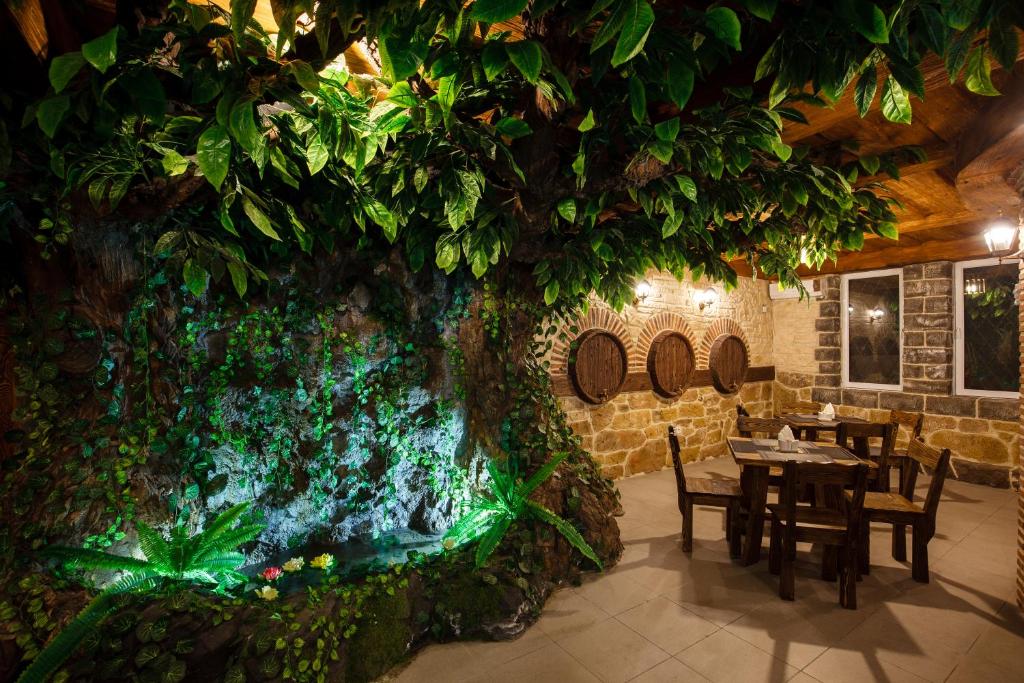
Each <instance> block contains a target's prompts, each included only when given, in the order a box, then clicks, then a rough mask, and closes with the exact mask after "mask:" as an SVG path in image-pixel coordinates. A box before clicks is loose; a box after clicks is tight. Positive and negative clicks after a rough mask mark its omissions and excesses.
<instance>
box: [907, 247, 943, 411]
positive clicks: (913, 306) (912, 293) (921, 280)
mask: <svg viewBox="0 0 1024 683" xmlns="http://www.w3.org/2000/svg"><path fill="white" fill-rule="evenodd" d="M903 391H905V392H908V393H914V394H934V395H940V396H950V395H952V394H953V264H952V263H950V262H949V261H938V262H935V263H924V264H917V265H913V266H906V267H905V268H904V269H903Z"/></svg>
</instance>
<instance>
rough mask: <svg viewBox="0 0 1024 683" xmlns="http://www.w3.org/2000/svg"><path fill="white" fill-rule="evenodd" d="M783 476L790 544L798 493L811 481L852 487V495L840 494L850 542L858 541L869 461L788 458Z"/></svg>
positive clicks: (785, 532)
mask: <svg viewBox="0 0 1024 683" xmlns="http://www.w3.org/2000/svg"><path fill="white" fill-rule="evenodd" d="M782 477H783V482H782V487H781V488H780V489H779V502H780V503H781V504H782V505H784V506H785V508H786V520H787V521H786V525H785V528H784V529H783V537H784V539H785V540H786V541H787V546H789V545H790V543H789V541H791V536H790V535H791V534H793V533H795V520H796V504H797V497H798V494H799V492H800V491H802V490H804V488H805V487H806V486H808V485H823V486H829V485H831V486H835V487H837V488H839V489H850V496H849V497H847V496H840V499H841V501H842V505H843V512H844V513H845V516H846V540H847V543H849V544H851V545H852V544H853V543H854V542H855V541H856V539H857V535H858V533H859V531H860V520H861V515H862V513H863V511H864V494H865V491H866V490H867V483H868V465H867V463H859V464H856V465H841V464H834V463H833V464H824V463H809V462H795V461H793V460H789V461H787V462H786V463H785V465H783V472H782Z"/></svg>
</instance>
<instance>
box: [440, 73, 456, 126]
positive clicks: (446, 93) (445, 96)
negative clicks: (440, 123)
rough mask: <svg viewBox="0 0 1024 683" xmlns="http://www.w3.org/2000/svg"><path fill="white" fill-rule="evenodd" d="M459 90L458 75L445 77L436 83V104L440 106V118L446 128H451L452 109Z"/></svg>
mask: <svg viewBox="0 0 1024 683" xmlns="http://www.w3.org/2000/svg"><path fill="white" fill-rule="evenodd" d="M461 88H462V86H461V84H460V83H459V77H458V75H452V76H445V77H444V78H442V79H441V81H440V82H439V83H438V88H437V103H438V104H439V105H441V117H442V118H443V119H444V125H445V127H447V128H450V127H451V123H452V107H454V106H455V99H456V98H457V97H458V95H459V90H460V89H461Z"/></svg>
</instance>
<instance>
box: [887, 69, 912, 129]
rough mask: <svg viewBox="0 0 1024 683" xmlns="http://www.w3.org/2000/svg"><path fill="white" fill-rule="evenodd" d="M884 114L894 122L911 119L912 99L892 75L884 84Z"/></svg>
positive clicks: (906, 121) (904, 121)
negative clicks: (908, 97)
mask: <svg viewBox="0 0 1024 683" xmlns="http://www.w3.org/2000/svg"><path fill="white" fill-rule="evenodd" d="M882 115H883V116H884V117H885V118H887V119H888V120H890V121H892V122H894V123H907V124H909V123H910V121H911V111H910V100H909V99H907V93H905V92H903V88H902V87H901V86H900V84H899V83H897V82H896V79H895V78H893V77H892V76H889V77H888V78H886V79H885V85H883V86H882Z"/></svg>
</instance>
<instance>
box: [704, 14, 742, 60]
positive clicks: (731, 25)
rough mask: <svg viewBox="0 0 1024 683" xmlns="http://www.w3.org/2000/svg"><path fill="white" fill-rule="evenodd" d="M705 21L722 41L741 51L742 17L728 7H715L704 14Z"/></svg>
mask: <svg viewBox="0 0 1024 683" xmlns="http://www.w3.org/2000/svg"><path fill="white" fill-rule="evenodd" d="M704 22H705V23H706V24H707V26H708V28H709V29H711V32H712V33H713V34H715V37H716V38H718V39H719V40H720V41H722V42H723V43H725V44H726V45H728V46H729V47H731V48H732V49H734V50H736V51H737V52H739V51H740V49H741V47H740V19H739V17H737V16H736V13H735V12H733V11H732V10H731V9H729V8H728V7H713V8H711V9H709V10H708V11H707V12H705V14H704Z"/></svg>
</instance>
